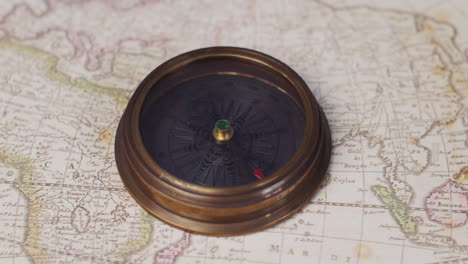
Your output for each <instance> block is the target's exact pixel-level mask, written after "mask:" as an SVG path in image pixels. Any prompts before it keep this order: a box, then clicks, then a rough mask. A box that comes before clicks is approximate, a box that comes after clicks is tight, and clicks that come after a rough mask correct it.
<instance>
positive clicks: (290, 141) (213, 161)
mask: <svg viewBox="0 0 468 264" xmlns="http://www.w3.org/2000/svg"><path fill="white" fill-rule="evenodd" d="M220 120H226V121H228V124H229V125H230V126H231V127H232V137H231V138H229V139H228V140H225V141H220V140H219V138H217V137H215V135H214V134H213V130H214V129H215V127H216V124H217V122H218V121H220ZM218 124H219V123H218ZM223 124H224V123H223ZM224 125H226V124H224ZM304 127H305V120H304V114H303V112H302V111H301V109H300V108H299V107H298V106H297V104H296V103H295V102H294V101H293V100H292V99H291V98H290V97H289V96H288V95H286V94H285V93H283V92H282V91H280V90H279V89H278V88H275V87H273V86H272V85H270V84H268V83H266V82H263V81H261V80H258V79H254V78H250V77H245V76H241V75H229V74H214V75H209V76H204V77H198V78H194V79H191V80H188V81H185V82H182V83H180V84H177V85H176V86H174V87H171V88H170V89H168V92H166V93H165V94H162V95H158V96H152V95H151V94H150V95H149V97H148V98H147V99H146V100H145V103H144V105H143V109H142V112H141V115H140V131H141V135H142V138H143V143H144V145H145V147H146V149H147V151H148V152H149V154H150V155H151V156H152V158H153V159H154V160H155V161H156V162H157V163H158V164H159V166H160V167H161V168H163V169H165V170H166V171H168V172H170V173H171V174H173V175H174V176H176V177H178V178H180V179H182V180H184V181H188V182H191V183H194V184H198V185H203V186H209V187H229V186H238V185H243V184H248V183H253V182H256V181H260V180H262V179H263V178H264V177H268V176H269V175H271V174H273V173H274V172H275V171H276V170H278V169H279V168H280V167H282V166H283V165H284V164H285V163H286V162H287V161H288V160H289V159H290V158H291V157H292V156H293V155H294V153H295V152H296V150H297V148H298V145H299V144H300V142H301V140H302V138H303V135H304Z"/></svg>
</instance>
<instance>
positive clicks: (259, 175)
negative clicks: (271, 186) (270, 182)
mask: <svg viewBox="0 0 468 264" xmlns="http://www.w3.org/2000/svg"><path fill="white" fill-rule="evenodd" d="M253 174H254V175H255V177H257V178H258V179H259V180H263V179H265V175H264V174H263V171H262V170H261V169H259V168H256V169H254V170H253Z"/></svg>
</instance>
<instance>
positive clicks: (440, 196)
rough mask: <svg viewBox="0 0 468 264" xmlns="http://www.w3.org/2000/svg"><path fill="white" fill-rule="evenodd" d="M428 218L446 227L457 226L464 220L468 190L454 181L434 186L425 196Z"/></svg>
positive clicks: (466, 211) (467, 212)
mask: <svg viewBox="0 0 468 264" xmlns="http://www.w3.org/2000/svg"><path fill="white" fill-rule="evenodd" d="M426 208H427V214H428V216H429V219H431V220H432V221H435V222H437V223H440V224H442V225H444V226H447V227H457V226H460V225H463V224H464V223H465V222H466V219H467V215H468V191H466V190H464V189H463V188H462V187H460V186H459V185H458V184H457V183H455V182H452V181H450V182H447V183H446V184H444V185H442V186H440V187H438V188H436V189H435V190H434V191H432V192H431V193H430V194H429V196H428V197H427V198H426Z"/></svg>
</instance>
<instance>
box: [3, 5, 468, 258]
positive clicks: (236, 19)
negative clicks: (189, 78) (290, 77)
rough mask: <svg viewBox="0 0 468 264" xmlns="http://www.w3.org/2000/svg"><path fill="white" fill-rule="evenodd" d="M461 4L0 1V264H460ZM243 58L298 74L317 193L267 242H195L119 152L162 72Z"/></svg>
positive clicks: (466, 45) (464, 21) (466, 169)
mask: <svg viewBox="0 0 468 264" xmlns="http://www.w3.org/2000/svg"><path fill="white" fill-rule="evenodd" d="M466 25H468V2H466V1H463V0H458V1H440V0H439V1H437V0H428V1H422V0H421V1H416V0H412V1H403V0H401V1H385V2H384V1H379V2H377V1H371V0H360V1H344V0H330V1H319V0H310V1H307V0H303V1H300V0H293V1H286V0H268V1H267V0H234V1H216V0H202V1H183V0H174V1H171V0H121V1H120V0H119V1H111V0H94V1H93V0H62V1H59V0H10V1H1V2H0V263H154V264H173V263H177V264H180V263H182V264H183V263H191V264H211V263H235V264H237V263H239V264H246V263H252V264H254V263H260V264H263V263H264V264H274V263H359V264H360V263H468V223H467V222H468V219H467V218H468V28H467V27H466ZM208 46H240V47H245V48H251V49H255V50H258V51H261V52H264V53H267V54H270V55H272V56H274V57H276V58H278V59H280V60H282V61H283V62H285V63H287V64H288V65H290V66H291V67H292V68H293V69H295V70H296V71H297V72H298V73H299V74H300V75H301V76H302V77H303V78H304V80H305V81H306V83H307V84H308V85H309V87H310V88H311V90H312V92H313V93H314V95H315V96H316V97H317V99H318V101H319V103H320V104H321V106H322V108H323V110H324V112H325V114H326V116H327V118H328V120H329V123H330V126H331V130H332V137H333V150H332V161H331V165H330V169H329V172H328V174H327V181H326V182H325V183H324V184H323V186H321V189H320V191H319V192H318V193H317V195H315V197H314V198H313V199H312V200H311V201H310V202H309V203H308V204H307V205H306V206H305V207H304V208H303V209H302V210H300V211H299V212H298V213H297V214H295V215H294V216H293V217H291V218H290V219H288V220H287V221H285V222H282V223H281V224H278V225H277V226H274V227H272V228H269V229H267V230H264V231H260V232H256V233H252V234H248V235H242V236H230V237H213V236H203V235H196V234H191V233H188V232H184V231H181V230H179V229H176V228H173V227H170V226H168V225H166V224H164V223H162V222H160V221H159V220H156V219H155V218H153V217H152V216H149V215H148V214H147V213H146V212H145V211H144V210H143V209H142V208H141V207H140V206H138V205H137V204H136V202H135V201H134V200H133V199H132V198H131V196H130V195H129V193H128V192H127V191H126V189H125V188H124V186H123V184H122V182H121V180H120V176H119V174H118V172H117V168H116V164H115V160H114V137H115V131H116V128H117V124H118V122H119V119H120V116H121V115H122V113H123V110H124V109H125V106H126V103H127V101H128V99H129V98H130V96H131V94H132V92H133V91H134V90H135V88H136V87H137V86H138V84H139V83H140V82H141V81H142V80H143V78H144V77H145V76H146V75H147V74H148V73H149V72H150V71H151V70H153V69H154V68H155V67H157V66H158V65H159V64H161V63H162V62H164V61H166V60H168V59H170V58H171V57H173V56H176V55H178V54H180V53H182V52H186V51H189V50H192V49H196V48H202V47H208Z"/></svg>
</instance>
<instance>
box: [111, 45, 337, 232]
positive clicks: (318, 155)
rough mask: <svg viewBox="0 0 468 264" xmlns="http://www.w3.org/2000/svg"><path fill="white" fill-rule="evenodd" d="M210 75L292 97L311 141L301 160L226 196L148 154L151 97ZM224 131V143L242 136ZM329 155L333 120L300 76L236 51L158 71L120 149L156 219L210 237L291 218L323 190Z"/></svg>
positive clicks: (213, 51)
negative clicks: (146, 113) (146, 114)
mask: <svg viewBox="0 0 468 264" xmlns="http://www.w3.org/2000/svg"><path fill="white" fill-rule="evenodd" d="M209 74H230V75H243V76H249V77H251V78H258V79H261V80H262V81H263V82H265V83H269V84H271V85H272V86H273V87H276V88H277V89H279V90H280V91H281V92H282V93H285V94H287V95H288V96H289V97H290V98H291V99H292V100H294V101H295V102H296V104H297V105H298V106H299V108H300V109H301V110H302V111H303V113H304V116H305V129H304V136H303V139H302V141H301V142H300V144H299V145H298V149H297V151H296V153H295V154H294V155H293V156H292V158H290V159H289V161H287V162H286V163H285V164H284V166H282V167H281V168H279V169H278V170H277V171H276V172H274V173H273V174H271V175H269V176H268V177H266V178H265V179H264V180H259V181H257V182H254V183H249V184H244V185H239V186H234V187H221V188H213V187H206V186H201V185H197V184H193V183H190V182H187V181H184V180H181V179H179V178H177V177H176V176H174V175H172V174H171V173H169V172H168V171H166V170H164V169H163V168H161V167H160V166H159V164H158V163H157V162H155V160H154V159H153V158H152V157H151V156H150V155H149V153H148V151H147V149H146V148H145V145H144V143H143V140H142V136H141V133H140V125H139V124H140V113H141V109H142V105H143V104H144V101H145V98H146V97H147V95H148V94H149V92H150V91H151V90H152V89H161V91H152V92H153V93H156V94H164V93H165V92H167V91H166V90H168V89H171V87H173V85H172V84H175V83H177V82H181V81H183V80H187V79H190V78H193V77H194V76H204V75H209ZM156 84H164V85H156ZM166 84H167V85H166ZM155 87H166V88H155ZM164 89H166V90H164ZM174 107H177V106H174ZM213 125H214V124H213ZM217 125H218V124H216V126H215V127H214V126H212V127H211V128H213V127H214V130H213V136H214V137H215V138H216V139H217V140H219V141H220V142H222V141H224V140H229V139H230V138H231V137H232V133H234V134H235V133H236V131H232V128H231V127H230V124H229V122H228V123H227V124H226V123H222V124H219V127H218V126H217ZM230 129H231V130H230ZM330 152H331V138H330V130H329V126H328V123H327V120H326V118H325V116H324V114H323V112H322V110H321V108H320V107H319V105H318V103H317V101H316V99H315V98H314V96H313V95H312V93H311V91H310V90H309V88H308V87H307V85H306V84H305V82H304V81H303V80H302V79H301V78H300V77H299V75H298V74H296V73H295V72H294V71H293V70H292V69H291V68H289V67H288V66H287V65H285V64H283V63H282V62H280V61H279V60H277V59H274V58H272V57H270V56H268V55H265V54H262V53H259V52H256V51H252V50H247V49H242V48H234V47H213V48H206V49H200V50H195V51H191V52H188V53H185V54H182V55H180V56H177V57H175V58H173V59H171V60H169V61H167V62H165V63H164V64H162V65H161V66H159V67H158V68H157V69H155V70H154V71H153V72H152V73H150V74H149V75H148V77H146V79H145V80H144V81H143V82H142V83H141V84H140V86H139V87H138V89H137V90H136V91H135V93H134V95H133V97H132V98H131V99H130V102H129V103H128V106H127V108H126V110H125V113H124V114H123V116H122V119H121V121H120V124H119V127H118V131H117V135H116V141H115V153H116V162H117V166H118V170H119V173H120V175H121V178H122V181H123V182H124V184H125V186H126V188H127V190H128V191H129V192H130V194H131V195H132V196H133V198H134V199H135V200H136V201H137V202H138V203H139V204H140V205H141V206H142V207H143V208H144V209H146V211H148V212H149V213H150V214H152V215H154V216H155V217H157V218H159V219H161V220H163V221H165V222H167V223H169V224H171V225H173V226H176V227H179V228H182V229H185V230H189V231H193V232H196V233H202V234H209V235H236V234H241V233H247V232H252V231H256V230H260V229H264V228H267V227H270V226H272V225H275V224H276V223H278V222H280V221H282V220H284V219H285V218H287V217H288V216H290V215H292V214H293V213H294V212H296V211H297V210H298V209H300V208H301V207H302V206H303V205H304V204H306V203H307V202H309V200H310V198H311V197H312V195H313V194H314V193H315V192H316V191H317V190H318V189H319V187H320V184H321V182H322V180H323V179H324V176H325V173H326V170H327V167H328V164H329V161H330Z"/></svg>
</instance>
